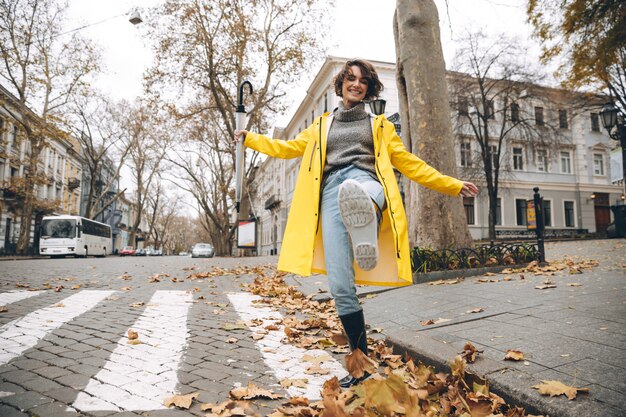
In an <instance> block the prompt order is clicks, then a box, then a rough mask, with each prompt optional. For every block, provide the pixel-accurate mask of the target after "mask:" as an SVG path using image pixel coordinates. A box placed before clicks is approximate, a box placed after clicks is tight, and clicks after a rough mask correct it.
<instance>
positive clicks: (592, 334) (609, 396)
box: [288, 239, 626, 417]
mask: <svg viewBox="0 0 626 417" xmlns="http://www.w3.org/2000/svg"><path fill="white" fill-rule="evenodd" d="M546 252H547V259H548V261H553V260H559V259H562V258H563V257H564V256H570V257H573V258H574V259H575V260H577V261H579V260H597V261H599V263H600V265H599V266H598V267H595V268H593V269H585V270H583V271H584V272H583V273H582V274H569V271H568V270H567V269H566V270H563V271H560V272H557V273H556V274H555V275H554V276H545V275H541V276H534V275H533V274H532V273H522V275H524V279H522V278H521V277H520V273H514V274H508V275H507V274H497V275H495V276H488V277H485V276H476V277H468V278H466V279H465V280H464V281H462V282H460V283H458V284H454V285H445V284H444V285H431V284H428V283H424V284H418V285H413V286H411V287H404V288H396V289H392V290H388V291H384V292H380V291H381V289H383V288H381V287H360V288H359V293H360V294H361V295H362V296H363V298H362V300H363V309H364V311H365V318H366V321H367V323H368V325H369V326H370V327H371V328H382V329H383V330H382V334H383V335H384V336H385V337H386V338H387V339H388V341H389V342H390V343H391V344H392V345H394V346H395V347H396V348H397V350H398V351H399V352H402V351H408V352H409V353H410V354H411V355H412V356H414V357H416V358H418V359H420V360H422V361H423V362H425V363H428V364H432V365H434V366H436V367H437V369H440V370H445V369H446V368H448V365H447V364H448V363H450V361H452V360H453V358H454V356H455V355H456V354H457V353H459V352H461V351H462V350H463V345H464V344H465V343H466V342H471V343H472V344H473V345H474V346H475V347H476V348H477V349H478V350H483V353H482V354H481V355H479V357H478V359H477V361H476V362H475V363H474V364H473V365H470V366H469V368H470V369H471V370H472V371H473V372H474V373H476V374H479V375H481V376H486V377H487V378H488V380H489V381H490V386H491V389H492V390H493V391H494V392H496V393H497V394H499V395H500V396H502V397H503V398H505V400H507V402H509V403H511V404H517V405H521V406H524V407H525V408H526V409H527V411H528V412H530V413H534V414H543V415H549V416H550V417H583V416H584V417H591V416H603V417H609V416H616V417H617V416H622V415H624V413H625V411H624V410H625V409H626V369H625V368H626V326H625V324H626V291H625V290H626V279H625V278H626V269H625V268H626V240H624V239H612V240H590V241H574V242H556V243H547V244H546ZM505 278H506V279H507V281H504V279H505ZM479 279H481V280H491V281H495V282H484V283H481V282H479ZM547 279H549V280H551V281H552V282H553V284H554V285H556V288H549V289H543V290H540V289H536V288H535V286H538V285H542V284H543V283H544V281H546V280H547ZM288 283H290V284H296V285H299V286H300V290H301V291H302V292H303V293H305V294H313V293H318V292H319V290H327V288H328V287H327V285H326V283H325V279H324V277H323V276H313V277H310V278H296V277H290V279H289V280H288ZM569 284H576V285H574V286H572V285H569ZM372 292H374V293H376V292H379V293H378V294H372ZM368 293H369V294H370V295H368V296H365V295H366V294H368ZM326 294H327V293H326ZM477 308H482V309H483V310H484V311H482V312H480V313H471V312H470V310H474V309H477ZM429 319H432V320H433V321H437V320H438V319H446V320H447V321H442V322H441V323H440V324H434V325H428V326H422V325H420V321H423V320H429ZM507 349H516V350H521V351H522V352H524V355H525V361H520V362H512V361H504V360H503V358H504V356H505V353H506V350H507ZM541 380H559V381H561V382H563V383H565V384H567V385H574V386H576V387H579V388H590V389H591V391H590V393H589V394H588V395H587V394H578V396H577V398H576V399H575V400H573V401H569V400H568V399H567V398H566V397H565V396H559V397H553V398H552V397H546V396H541V395H539V394H538V392H537V390H535V389H533V388H532V386H533V385H536V384H538V383H540V381H541Z"/></svg>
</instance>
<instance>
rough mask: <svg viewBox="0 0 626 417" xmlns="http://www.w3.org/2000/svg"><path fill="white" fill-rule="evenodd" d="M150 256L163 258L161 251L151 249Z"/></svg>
mask: <svg viewBox="0 0 626 417" xmlns="http://www.w3.org/2000/svg"><path fill="white" fill-rule="evenodd" d="M152 256H163V251H162V250H161V249H152Z"/></svg>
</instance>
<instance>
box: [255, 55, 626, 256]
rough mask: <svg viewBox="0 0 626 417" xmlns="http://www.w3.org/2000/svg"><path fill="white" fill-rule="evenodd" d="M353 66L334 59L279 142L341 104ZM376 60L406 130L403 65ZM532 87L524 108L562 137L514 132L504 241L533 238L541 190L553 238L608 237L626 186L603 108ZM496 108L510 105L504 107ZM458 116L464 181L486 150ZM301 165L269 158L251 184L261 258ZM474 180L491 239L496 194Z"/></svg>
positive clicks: (479, 227)
mask: <svg viewBox="0 0 626 417" xmlns="http://www.w3.org/2000/svg"><path fill="white" fill-rule="evenodd" d="M345 61H346V59H344V58H337V57H329V58H327V60H326V61H325V62H324V64H323V65H322V67H321V69H320V71H319V72H318V74H317V75H316V77H315V78H314V80H313V82H312V83H311V85H310V87H309V89H308V90H307V94H306V97H305V98H304V100H303V101H302V102H301V103H300V105H299V106H298V109H297V111H296V113H295V114H294V116H293V117H292V119H291V120H290V121H289V123H288V124H287V126H286V127H285V128H280V129H276V130H275V131H274V132H272V135H273V137H275V138H278V139H287V140H288V139H292V138H294V137H295V136H296V135H297V133H298V132H300V131H301V130H303V129H305V128H306V127H307V126H309V124H310V123H312V122H313V120H314V119H315V118H316V117H319V116H321V115H322V114H323V113H324V112H325V111H332V110H333V109H334V108H336V107H337V105H338V103H339V100H340V98H339V97H337V96H336V95H335V91H334V87H333V77H334V76H335V75H336V74H337V73H338V72H339V70H340V69H341V67H342V66H343V64H344V63H345ZM372 63H373V64H374V66H375V67H376V69H377V71H378V74H379V77H380V79H381V81H382V82H383V84H384V86H385V89H384V90H383V92H382V94H381V98H383V99H385V100H386V101H387V106H386V110H385V115H387V117H388V118H389V119H391V120H392V121H394V123H395V124H396V129H397V130H398V131H399V132H400V131H401V121H398V114H397V113H398V112H399V99H398V92H397V87H396V80H395V64H392V63H387V62H375V61H373V62H372ZM455 76H456V75H455V74H453V73H449V74H448V78H449V93H450V99H451V101H455V102H456V101H457V100H458V97H457V94H456V92H455V91H454V89H453V88H451V87H450V85H452V83H451V82H450V77H455ZM531 88H533V89H534V92H535V95H534V96H533V99H532V100H528V101H527V102H525V101H523V98H520V106H523V107H522V110H525V109H528V112H529V113H533V112H538V111H539V109H541V112H542V113H541V117H542V118H543V117H545V118H546V119H547V118H548V117H550V118H552V117H554V118H556V120H557V124H559V127H558V130H559V132H558V140H553V141H550V143H551V145H550V146H547V145H546V143H548V141H544V140H539V141H538V142H540V143H541V145H539V144H533V142H532V141H530V142H529V141H523V140H521V139H520V138H517V139H516V136H515V135H512V136H511V137H510V138H507V140H506V141H505V142H504V143H503V144H502V148H503V151H502V153H501V155H500V158H501V160H500V161H499V162H500V165H501V166H502V167H503V171H502V172H503V173H504V172H506V175H503V179H502V180H501V182H500V185H499V195H498V200H497V201H498V207H497V210H496V218H497V219H496V234H497V237H498V238H503V239H505V238H520V237H524V236H526V235H528V230H527V224H526V204H527V201H528V200H530V199H532V195H533V188H534V187H539V188H540V193H541V195H542V196H543V198H544V206H545V210H546V213H545V214H546V228H547V233H548V235H550V234H552V235H573V234H579V233H600V234H601V233H602V232H603V231H604V230H605V229H606V227H607V225H608V224H609V222H610V221H611V216H612V213H611V210H610V208H609V206H610V205H613V204H623V194H622V187H621V186H620V185H619V184H618V183H615V179H613V182H612V179H611V172H618V170H617V169H616V168H615V167H613V165H614V164H615V158H613V160H611V151H612V149H614V148H615V146H616V144H615V141H613V140H612V139H610V138H609V136H608V135H607V134H606V132H604V131H603V130H602V129H601V128H600V124H599V115H598V110H599V107H597V106H591V107H589V108H584V107H583V108H581V107H580V105H579V103H578V101H576V100H575V99H574V98H572V97H573V95H572V94H573V93H570V92H565V91H563V90H556V89H552V88H546V87H541V86H536V85H534V86H531ZM555 97H556V98H555ZM575 101H576V102H575ZM596 101H597V100H596ZM555 103H558V104H555ZM598 103H599V104H600V105H601V104H603V103H600V102H598ZM494 105H495V106H498V105H503V104H502V103H497V102H496V103H494ZM551 106H554V108H552V107H551ZM544 109H545V110H544ZM458 112H459V109H458V108H455V106H451V109H450V113H451V118H452V122H453V128H454V134H455V155H456V158H457V176H459V177H461V178H464V179H469V177H468V175H469V174H470V171H471V168H472V167H471V162H470V161H473V160H476V158H477V152H479V149H478V147H479V145H478V144H477V143H476V141H475V140H472V137H471V135H470V134H469V132H468V131H467V130H465V129H467V127H463V126H461V124H460V123H458ZM543 112H545V114H544V113H543ZM495 117H497V115H496V116H495ZM534 117H539V116H534ZM537 120H539V119H537ZM541 121H543V119H542V120H541ZM426 162H428V161H426ZM299 163H300V159H299V158H297V159H291V160H283V159H275V158H266V159H265V160H264V161H263V162H261V163H260V165H259V166H258V167H257V169H256V172H255V175H254V179H253V180H252V182H251V183H250V186H249V187H250V190H251V195H252V200H253V201H252V206H253V207H252V212H253V213H254V215H255V217H256V218H257V222H258V223H257V254H259V255H271V254H276V253H279V252H280V247H281V244H282V235H283V232H284V229H285V225H286V222H287V214H288V212H289V207H290V204H291V199H292V196H293V190H294V186H295V183H296V177H297V175H298V167H299ZM620 171H621V168H620ZM471 180H472V181H474V182H476V184H477V185H478V186H479V188H480V189H481V192H480V193H479V195H478V196H477V197H476V198H475V199H465V200H464V206H465V211H466V215H467V221H468V225H469V229H470V232H471V234H472V237H473V238H474V239H476V240H480V239H487V238H488V236H489V235H488V196H487V193H486V190H485V187H484V176H483V180H481V178H480V175H478V176H474V177H472V178H471Z"/></svg>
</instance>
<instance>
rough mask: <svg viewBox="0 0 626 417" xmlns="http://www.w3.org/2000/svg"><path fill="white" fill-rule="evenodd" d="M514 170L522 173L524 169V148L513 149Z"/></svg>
mask: <svg viewBox="0 0 626 417" xmlns="http://www.w3.org/2000/svg"><path fill="white" fill-rule="evenodd" d="M513 169H514V170H516V171H522V170H523V169H524V156H523V155H522V148H513Z"/></svg>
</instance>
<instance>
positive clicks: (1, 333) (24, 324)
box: [0, 291, 115, 365]
mask: <svg viewBox="0 0 626 417" xmlns="http://www.w3.org/2000/svg"><path fill="white" fill-rule="evenodd" d="M114 292H115V291H81V292H79V293H77V294H74V295H72V296H70V297H67V298H65V299H63V300H61V302H60V303H58V304H52V305H50V306H48V307H45V308H42V309H39V310H36V311H33V312H32V313H29V314H27V315H25V316H24V317H22V318H20V319H16V320H13V321H11V322H9V323H7V324H5V325H4V326H2V327H0V365H4V364H6V363H8V362H9V361H10V360H11V359H13V358H16V357H18V356H20V355H21V354H22V353H23V352H24V351H26V350H27V349H30V348H32V347H34V346H35V345H36V344H37V342H39V340H41V339H42V338H44V337H45V336H46V335H47V334H48V333H50V332H51V331H53V330H55V329H58V328H59V327H61V326H62V325H64V324H65V323H67V322H69V321H70V320H72V319H73V318H75V317H77V316H79V315H81V314H83V313H84V312H86V311H88V310H90V309H92V308H93V307H94V306H95V305H96V304H98V303H99V302H100V301H102V300H103V299H105V298H106V297H108V296H109V295H111V294H113V293H114Z"/></svg>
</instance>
